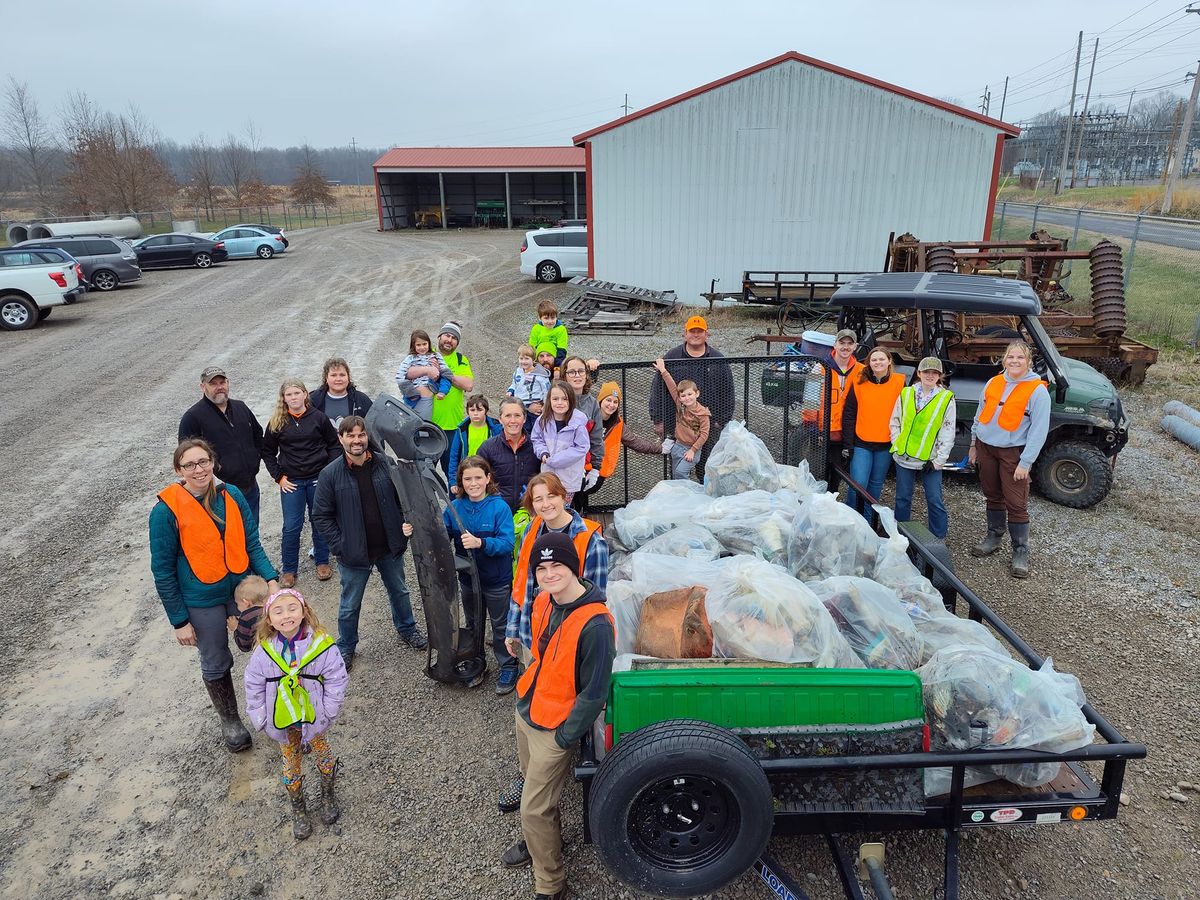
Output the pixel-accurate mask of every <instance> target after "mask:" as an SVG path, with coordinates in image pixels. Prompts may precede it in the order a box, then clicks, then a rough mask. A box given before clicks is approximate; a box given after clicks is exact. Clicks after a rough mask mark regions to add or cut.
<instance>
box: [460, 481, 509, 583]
mask: <svg viewBox="0 0 1200 900" xmlns="http://www.w3.org/2000/svg"><path fill="white" fill-rule="evenodd" d="M450 505H451V506H453V507H454V511H455V512H456V513H458V517H459V518H460V519H462V524H463V527H465V528H466V530H467V531H469V532H470V533H471V534H473V535H475V537H477V538H483V546H482V547H480V548H479V549H478V550H473V551H470V552H471V553H474V555H475V566H476V568H477V569H478V570H479V584H480V587H483V588H496V587H511V586H512V575H513V571H512V561H513V544H514V543H515V541H516V539H515V538H514V536H513V518H512V511H511V510H510V509H509V508H508V504H507V503H505V502H504V499H503V498H502V497H501V496H500V495H499V494H488V495H487V496H486V497H484V498H483V499H482V500H480V501H479V502H478V503H476V502H474V501H472V500H468V499H467V498H465V497H460V498H459V499H457V500H452V501H450ZM442 521H443V522H445V524H446V531H447V532H448V533H449V535H450V538H451V539H452V540H453V541H454V552H455V553H457V554H459V555H460V556H466V555H467V553H468V551H467V550H464V549H463V545H462V541H461V539H460V538H461V537H462V529H460V528H459V527H458V522H456V521H455V519H454V516H453V515H451V513H450V510H448V509H445V510H442Z"/></svg>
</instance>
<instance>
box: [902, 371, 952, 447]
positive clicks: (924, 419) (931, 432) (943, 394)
mask: <svg viewBox="0 0 1200 900" xmlns="http://www.w3.org/2000/svg"><path fill="white" fill-rule="evenodd" d="M951 398H952V395H951V393H950V392H949V391H947V390H944V389H943V390H940V391H938V392H937V393H936V394H934V395H933V396H932V397H931V398H930V399H929V402H928V403H926V404H925V405H924V406H922V407H921V409H920V411H919V412H918V411H917V389H916V388H915V387H906V388H905V389H904V390H903V391H901V392H900V434H899V435H897V436H896V441H895V443H893V444H892V452H893V453H899V454H900V455H901V456H907V457H910V458H912V459H919V460H921V461H922V462H928V461H929V459H930V457H932V456H933V445H934V444H935V443H936V442H937V436H938V432H939V431H941V428H942V421H943V420H944V419H945V418H946V410H947V409H948V408H949V406H950V400H951ZM914 442H915V443H914Z"/></svg>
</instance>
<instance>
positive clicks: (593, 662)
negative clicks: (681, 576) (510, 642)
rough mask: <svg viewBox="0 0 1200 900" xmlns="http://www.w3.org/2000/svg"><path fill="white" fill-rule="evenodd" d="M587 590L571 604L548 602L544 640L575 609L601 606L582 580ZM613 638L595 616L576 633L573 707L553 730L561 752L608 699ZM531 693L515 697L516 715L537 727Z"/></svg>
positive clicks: (596, 592) (609, 626)
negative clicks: (533, 714)
mask: <svg viewBox="0 0 1200 900" xmlns="http://www.w3.org/2000/svg"><path fill="white" fill-rule="evenodd" d="M583 586H584V587H585V588H586V590H585V591H584V592H583V596H581V597H580V598H579V599H578V600H576V601H575V602H574V603H571V604H569V605H567V606H559V605H558V604H557V603H555V602H554V601H553V600H551V601H550V621H549V623H548V624H547V625H546V637H551V636H553V634H554V632H556V631H558V628H559V626H560V625H562V623H563V620H564V619H566V617H567V616H568V615H569V614H570V613H572V612H573V611H574V610H576V609H578V608H579V607H581V606H584V605H586V604H588V603H603V602H604V595H603V594H601V593H600V591H599V590H598V589H597V588H596V586H595V585H594V584H592V583H591V582H590V581H583ZM616 655H617V649H616V636H615V635H614V633H613V625H612V622H610V621H609V620H608V618H607V617H605V616H596V617H595V618H593V619H592V620H591V621H590V622H588V623H587V624H586V625H585V626H583V631H581V632H580V633H579V650H578V652H577V653H576V655H575V705H574V706H573V707H571V712H570V714H569V715H568V716H567V719H566V721H565V722H563V723H562V724H561V725H559V726H558V728H556V729H555V730H554V741H555V743H557V744H558V746H560V747H562V748H563V749H564V750H565V749H568V748H570V747H571V745H572V744H574V743H575V742H576V741H578V740H579V739H580V738H581V737H583V735H584V734H585V733H586V732H587V730H588V729H589V728H590V727H591V726H592V723H593V722H594V721H596V717H597V716H598V715H600V710H602V709H603V708H604V703H605V701H606V700H608V686H609V682H610V681H611V680H612V665H613V660H614V659H615V658H616ZM536 690H537V684H536V682H535V684H534V687H533V690H531V691H529V693H527V694H526V695H525V696H524V697H517V712H519V713H520V714H521V718H522V719H524V720H525V721H526V722H528V723H529V725H530V726H531V727H533V728H540V727H541V726H539V725H535V724H534V723H533V722H531V721H530V720H529V704H530V703H532V702H533V692H534V691H536Z"/></svg>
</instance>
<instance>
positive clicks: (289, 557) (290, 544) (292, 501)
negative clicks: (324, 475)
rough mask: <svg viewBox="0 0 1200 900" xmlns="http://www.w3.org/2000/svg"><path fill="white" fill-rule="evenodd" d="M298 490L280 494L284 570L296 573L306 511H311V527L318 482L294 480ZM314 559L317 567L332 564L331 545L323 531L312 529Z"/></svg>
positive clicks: (309, 514) (313, 479) (309, 515)
mask: <svg viewBox="0 0 1200 900" xmlns="http://www.w3.org/2000/svg"><path fill="white" fill-rule="evenodd" d="M292 484H293V485H295V486H296V489H295V490H294V491H292V492H291V493H290V494H285V493H284V492H283V491H280V492H279V503H280V505H281V506H282V507H283V542H282V543H283V549H282V551H281V552H282V556H283V563H282V565H281V566H280V569H281V571H284V572H291V573H292V574H293V575H294V574H296V570H297V568H298V567H299V564H300V532H302V531H303V530H304V511H305V510H306V509H307V510H308V523H309V525H310V526H311V525H312V508H313V498H314V497H316V496H317V479H315V478H298V479H294V480H293V481H292ZM312 537H313V558H314V559H315V560H316V562H317V565H318V566H323V565H326V564H328V562H329V545H328V544H326V543H325V538H323V537H321V532H319V531H317V529H315V528H313V529H312Z"/></svg>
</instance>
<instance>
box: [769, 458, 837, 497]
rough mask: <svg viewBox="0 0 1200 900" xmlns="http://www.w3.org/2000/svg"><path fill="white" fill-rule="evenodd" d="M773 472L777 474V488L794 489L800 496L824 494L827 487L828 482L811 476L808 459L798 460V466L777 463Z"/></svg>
mask: <svg viewBox="0 0 1200 900" xmlns="http://www.w3.org/2000/svg"><path fill="white" fill-rule="evenodd" d="M775 474H776V475H778V476H779V489H780V490H783V491H794V492H795V493H796V494H798V495H799V496H800V497H801V498H804V497H811V496H812V495H813V494H824V493H825V491H826V490H827V489H828V487H829V485H828V483H826V482H824V481H818V480H817V479H816V478H814V477H813V474H812V471H811V470H810V469H809V468H808V460H807V459H802V460H800V464H799V465H798V466H785V465H783V464H782V463H778V464H776V466H775Z"/></svg>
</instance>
